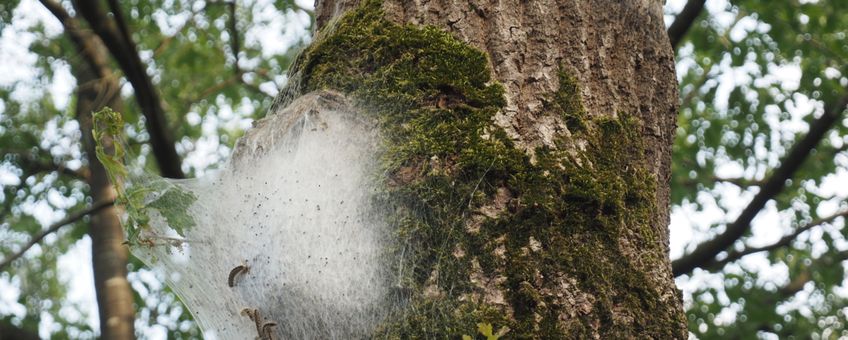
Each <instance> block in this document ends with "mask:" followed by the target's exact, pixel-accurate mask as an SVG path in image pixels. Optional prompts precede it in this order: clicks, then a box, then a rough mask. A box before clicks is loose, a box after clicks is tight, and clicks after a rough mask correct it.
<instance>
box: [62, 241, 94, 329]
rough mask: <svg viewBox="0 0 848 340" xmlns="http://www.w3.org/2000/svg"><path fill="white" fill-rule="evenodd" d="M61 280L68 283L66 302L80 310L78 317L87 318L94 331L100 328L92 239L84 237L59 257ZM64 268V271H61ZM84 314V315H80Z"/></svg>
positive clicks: (77, 311)
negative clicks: (93, 268)
mask: <svg viewBox="0 0 848 340" xmlns="http://www.w3.org/2000/svg"><path fill="white" fill-rule="evenodd" d="M57 261H58V264H57V267H58V268H60V270H59V271H58V275H59V280H61V281H64V282H68V293H67V295H66V299H67V300H66V301H67V302H69V303H71V304H73V305H75V306H76V307H78V308H80V309H81V310H76V309H75V310H74V311H75V312H76V314H78V317H86V320H87V321H88V324H89V325H90V326H91V327H92V328H93V329H98V328H99V327H100V320H99V318H98V309H97V300H96V299H95V298H94V296H95V294H94V272H93V271H92V268H91V238H89V237H88V236H84V237H83V238H82V239H80V240H79V241H78V242H77V243H76V244H74V245H73V246H72V247H71V249H70V250H68V252H66V253H65V254H63V255H62V256H59V258H58V260H57ZM62 268H64V270H61V269H62ZM80 312H82V314H80Z"/></svg>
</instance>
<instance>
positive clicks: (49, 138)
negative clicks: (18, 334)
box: [0, 0, 848, 339]
mask: <svg viewBox="0 0 848 340" xmlns="http://www.w3.org/2000/svg"><path fill="white" fill-rule="evenodd" d="M259 2H260V3H262V4H265V5H270V1H267V0H260V1H259ZM296 2H297V4H298V5H299V6H301V7H303V8H307V9H309V8H312V3H311V1H308V0H298V1H296ZM684 4H685V1H684V0H670V1H668V3H667V5H666V12H667V13H669V15H666V23H667V24H669V23H670V22H671V21H672V20H673V15H670V14H673V13H676V12H678V11H679V10H680V9H682V7H683V5H684ZM725 6H726V1H708V2H707V10H709V11H710V13H711V15H713V17H714V18H715V20H717V21H718V22H720V23H722V24H723V25H725V26H726V27H730V26H731V25H732V24H733V22H734V21H735V19H736V15H735V14H733V13H729V12H727V11H726V10H725ZM14 13H15V18H14V20H13V22H12V23H11V25H0V27H2V35H0V86H2V87H9V86H12V85H13V84H14V85H15V86H17V91H15V99H17V100H21V101H33V100H35V99H36V98H37V97H38V93H40V90H38V89H40V88H42V87H44V86H46V87H47V89H48V91H49V93H50V94H51V95H52V98H53V101H54V102H55V104H56V105H57V106H58V107H59V108H63V107H67V105H68V104H69V98H70V97H71V93H72V91H73V88H74V86H75V84H74V80H73V77H72V76H71V74H70V69H69V67H68V66H67V64H65V63H64V62H61V61H56V62H55V63H54V65H53V66H54V67H53V69H54V72H55V76H54V78H53V81H51V82H50V83H49V84H39V83H34V82H33V81H32V79H33V78H34V76H35V74H36V72H38V70H37V68H36V67H35V66H34V63H35V59H36V57H35V56H34V55H33V54H32V53H30V52H29V51H28V46H29V44H31V43H33V40H34V36H33V35H32V34H29V33H27V32H26V28H27V27H30V26H31V25H35V24H39V23H40V24H43V25H45V27H46V28H47V32H49V33H50V34H54V35H55V34H61V32H62V29H61V26H60V25H59V23H58V22H57V21H56V20H55V19H54V18H53V17H52V15H50V13H49V12H47V11H46V10H45V9H44V8H43V7H42V6H41V5H40V4H39V3H38V2H37V1H35V0H24V1H21V4H20V5H19V6H18V8H17V9H16V10H15V12H14ZM304 15H305V14H303V13H299V14H298V13H289V14H285V15H280V13H275V12H274V11H262V12H259V13H257V16H258V17H259V18H260V19H267V24H266V25H261V26H258V27H255V28H254V29H252V30H251V31H249V32H246V34H245V40H246V42H247V43H258V44H260V45H261V46H263V48H265V50H264V51H263V53H264V54H265V56H270V55H274V54H279V53H283V52H285V50H286V49H287V48H288V47H290V46H292V45H294V44H295V43H296V41H297V40H298V39H301V38H302V37H303V36H304V35H306V34H308V33H309V32H308V31H307V25H308V17H306V18H304ZM180 20H185V19H184V18H180V17H168V16H167V15H164V14H162V15H160V16H159V17H157V23H159V25H160V27H162V28H163V30H164V31H167V30H168V29H169V28H172V27H174V26H178V25H179V23H180ZM767 29H768V27H766V26H765V25H763V24H761V23H757V22H756V21H754V20H751V19H743V20H742V21H740V22H739V23H737V24H736V25H735V26H734V27H733V28H732V29H731V32H730V38H731V39H734V40H738V39H741V38H743V37H744V35H745V34H746V32H749V31H752V30H767ZM280 42H282V43H280ZM679 53H680V54H681V55H684V56H685V55H686V54H687V53H690V54H691V46H690V47H687V46H683V47H681V49H680V50H679ZM677 67H678V70H677V72H678V75H679V76H682V75H683V74H684V72H685V70H686V68H687V67H692V62H687V61H685V60H684V61H681V62H680V63H678V65H677ZM720 68H721V70H720V71H721V73H722V75H721V76H720V77H718V79H717V80H716V81H717V82H718V83H719V84H718V91H717V92H718V94H717V100H716V103H717V106H718V108H719V109H720V108H721V102H722V101H725V102H726V99H727V97H728V96H729V93H730V91H731V90H732V89H733V87H734V84H738V83H748V82H752V81H755V80H754V79H751V78H750V76H749V74H748V72H746V68H745V66H744V65H743V66H742V67H740V68H732V67H730V66H729V62H727V63H720ZM800 77H801V71H800V67H799V66H797V65H788V66H784V67H780V68H775V69H773V70H770V72H769V73H768V74H766V75H763V76H762V77H758V79H756V81H760V82H776V83H780V84H781V85H782V86H784V87H785V88H786V89H790V90H791V89H793V87H795V88H797V86H798V83H799V79H800ZM277 80H278V82H280V83H281V82H284V81H285V77H284V76H280V77H278V79H277ZM262 89H263V91H265V92H268V93H269V95H273V92H274V91H275V87H273V84H263V87H262ZM795 99H796V100H795V102H796V103H797V104H796V105H795V106H794V107H793V108H792V110H791V111H790V113H791V115H792V118H791V119H790V120H788V121H778V120H777V118H776V116H777V112H772V113H768V112H767V113H766V114H767V115H768V114H771V115H772V116H774V117H775V118H774V119H773V120H772V121H771V123H770V124H774V125H773V126H775V127H779V128H780V129H781V130H782V131H787V132H793V133H803V132H805V131H806V130H807V126H806V124H805V123H803V121H802V119H803V117H804V116H806V115H809V114H817V112H819V114H820V111H821V110H822V108H821V103H818V102H816V101H814V100H810V99H809V98H805V97H799V98H795ZM3 110H4V107H3V106H2V103H0V115H5V114H10V113H8V112H3ZM250 111H252V109H244V108H242V109H239V108H235V109H233V110H231V111H228V112H225V113H224V114H223V115H221V116H220V117H217V118H215V117H213V118H207V119H204V120H201V119H200V117H199V115H197V114H196V113H189V114H188V121H189V123H192V122H194V124H202V125H203V126H204V129H203V130H204V131H205V132H207V136H205V137H203V138H201V139H200V140H198V141H188V142H187V143H189V144H190V145H187V146H186V147H190V149H189V150H191V151H190V152H189V153H188V155H187V156H186V157H185V162H186V163H187V165H188V166H191V167H192V168H195V169H205V168H208V167H210V166H212V165H215V164H219V163H220V162H222V161H223V159H224V158H226V155H222V154H221V152H219V151H220V147H221V146H220V145H218V138H217V136H213V135H212V134H213V133H215V130H216V126H218V124H220V123H221V122H220V121H218V119H222V120H228V121H233V122H234V123H233V124H237V125H238V126H243V127H247V126H250V120H249V119H247V118H245V116H246V115H247V114H248V113H249V112H250ZM76 129H77V126H75V125H73V123H71V124H65V125H63V126H58V125H56V124H52V125H49V126H48V127H47V129H46V131H45V136H46V138H45V142H44V143H46V144H45V145H48V146H49V147H50V148H55V150H56V152H62V153H70V154H78V153H79V152H80V151H79V150H78V147H77V146H75V145H73V143H72V142H71V141H70V140H69V139H67V138H63V137H61V136H67V135H69V133H63V131H68V130H76ZM786 135H788V136H791V134H786ZM775 138H779V137H775ZM845 142H848V140H846V141H845ZM764 150H765V149H764V148H763V150H755V152H765V151H764ZM777 160H778V159H777V158H776V156H775V159H774V160H773V161H774V162H777ZM843 162H844V163H846V164H848V160H843ZM775 164H776V163H775ZM77 166H79V165H77ZM202 173H203V171H199V172H198V174H202ZM716 175H717V176H719V177H746V178H758V176H759V177H761V176H762V175H763V174H762V173H757V172H756V171H755V172H751V171H750V170H746V169H743V168H742V167H741V166H740V165H738V164H735V163H732V162H725V163H724V164H722V165H720V166H719V167H718V170H717V173H716ZM16 181H18V178H17V176H16V175H15V174H14V173H13V172H11V171H10V170H9V169H5V168H3V167H0V185H15V184H17V183H16ZM811 190H818V191H819V192H820V193H822V194H825V195H833V196H834V197H835V198H834V199H833V200H831V201H830V202H825V203H823V204H821V205H820V206H819V209H820V211H819V213H820V214H822V215H826V214H829V213H832V212H835V211H836V210H837V209H838V208H839V202H840V201H842V200H844V198H845V197H848V173H846V170H845V167H843V168H842V169H840V170H839V171H838V172H837V173H836V174H833V175H830V176H828V177H827V178H826V180H825V184H824V185H822V186H821V188H811ZM713 194H714V195H711V194H709V193H702V194H701V195H700V196H699V197H698V198H697V199H698V201H699V202H700V203H701V204H702V206H703V207H704V208H703V209H702V210H700V211H698V209H697V208H696V207H695V205H694V204H688V205H687V204H684V205H682V206H677V207H674V208H673V209H672V214H671V225H670V230H671V257H672V258H677V257H680V256H681V255H682V254H684V253H685V252H687V251H691V250H692V249H693V245H696V244H698V243H699V242H701V241H704V240H707V239H709V238H710V237H711V236H712V235H714V231H711V230H710V227H711V226H712V225H713V224H715V223H718V222H730V221H732V220H734V219H735V217H736V215H738V213H739V212H740V211H741V210H742V209H743V208H744V207H745V206H746V205H747V203H748V201H750V199H751V198H752V197H753V196H754V194H755V192H754V191H745V192H743V191H741V190H740V189H739V188H737V187H735V186H733V185H730V184H726V185H719V186H718V187H717V189H716V190H715V191H714V192H713ZM51 200H52V203H54V205H56V206H60V207H61V206H63V205H67V206H70V205H71V204H73V202H63V200H66V199H65V198H63V197H62V195H54V196H52V199H51ZM720 207H725V208H729V214H727V215H725V214H724V212H723V211H722V209H721V208H720ZM24 209H26V210H28V211H31V212H32V213H33V214H34V215H35V216H37V218H38V220H39V222H40V223H41V224H42V225H44V226H48V225H49V224H50V223H52V222H54V221H57V220H59V219H61V218H62V217H63V215H62V213H60V212H59V213H57V212H56V211H54V209H53V208H51V207H50V205H49V204H47V202H31V203H29V204H27V205H26V207H24ZM789 221H790V219H789V218H788V216H782V215H781V213H779V212H778V211H777V209H776V208H775V206H774V204H771V203H770V204H768V205H767V206H766V208H765V210H764V211H763V212H761V213H760V214H759V215H758V216H757V218H755V219H754V221H753V223H752V233H753V236H752V237H751V238H750V239H749V240H750V241H749V242H748V244H750V245H754V246H757V245H765V244H769V243H772V242H774V241H776V240H777V239H779V238H780V237H781V236H782V233H776V232H775V228H776V227H777V228H778V229H779V230H781V231H782V232H783V233H788V232H789V230H791V225H790V223H789ZM838 227H840V226H839V225H834V226H830V227H825V228H821V229H822V230H827V228H831V229H835V228H838ZM821 233H822V231H821V230H818V229H817V230H814V231H812V232H810V233H809V234H808V235H807V236H806V237H808V238H809V239H810V241H811V242H813V243H815V240H817V239H818V240H820V239H821ZM45 242H46V243H47V244H49V243H50V242H51V239H50V238H48V239H47V240H45ZM837 246H838V247H840V248H843V249H848V242H846V241H844V240H841V241H838V244H837ZM90 247H91V241H90V239H89V238H88V237H87V236H86V237H84V238H83V239H82V240H80V241H79V242H78V243H77V244H76V245H75V246H74V247H73V248H72V250H71V251H69V252H68V253H67V254H65V255H63V256H62V257H61V258H60V259H59V266H60V268H75V270H74V271H73V272H69V271H65V272H60V275H61V277H62V278H63V279H64V280H67V282H68V284H69V293H68V301H69V302H71V305H78V306H79V308H78V310H82V311H83V313H84V315H80V314H79V313H78V312H77V311H76V310H77V309H74V308H70V307H69V309H68V310H67V311H63V313H65V314H66V315H65V316H66V317H74V316H75V315H76V317H84V318H87V319H88V322H89V324H91V326H92V327H93V328H94V329H97V328H98V325H97V324H98V320H97V318H96V316H97V312H96V307H97V306H96V302H95V299H94V291H93V287H94V284H93V279H92V272H91V266H90V263H91V253H90ZM39 251H40V246H35V247H34V248H33V249H32V250H31V252H34V253H37V252H39ZM743 267H744V268H757V270H759V272H760V273H761V276H760V278H759V279H760V280H762V282H763V283H767V282H771V283H773V284H774V285H776V286H780V285H783V284H784V283H785V282H786V280H787V273H788V268H786V267H785V265H781V264H770V262H769V261H767V260H766V257H765V254H755V255H751V256H747V257H745V258H744V259H743V260H741V261H738V262H737V263H736V264H731V265H729V266H728V267H727V269H726V270H727V271H729V272H733V271H739V268H743ZM130 279H131V281H132V282H133V286H134V288H136V289H146V288H145V285H142V284H141V282H145V283H147V284H148V285H149V286H152V287H153V288H154V289H160V288H161V283H159V280H158V279H157V278H156V277H155V276H154V275H153V274H151V273H150V272H147V271H140V272H138V273H136V274H133V277H131V278H130ZM676 282H677V284H678V286H679V287H680V288H681V289H682V290H683V291H684V296H685V298H686V299H688V301H691V292H693V291H695V290H696V289H698V288H700V287H704V286H713V287H716V288H718V289H720V287H721V286H722V284H723V277H722V276H721V274H711V273H707V272H703V271H700V270H696V271H695V272H694V273H693V275H691V276H683V277H681V278H678V279H677V281H676ZM807 288H808V289H806V292H807V293H809V291H811V287H807ZM842 292H843V293H844V295H845V296H848V288H846V287H845V285H843V290H842ZM18 295H19V291H18V289H17V288H16V283H15V282H10V281H9V280H8V279H7V278H5V277H0V314H15V315H23V313H24V309H23V308H24V307H23V306H22V305H19V304H17V303H15V301H16V300H17V298H18ZM721 298H722V296H721V294H720V295H719V299H721ZM725 298H726V296H725ZM806 298H807V297H806V296H805V293H804V292H802V293H800V294H799V295H798V298H797V301H796V303H797V306H796V307H797V308H804V307H803V305H804V302H805V299H806ZM787 308H792V306H789V307H787ZM734 319H735V313H734V308H733V306H732V305H731V307H728V308H727V309H726V310H725V311H724V312H722V313H721V314H720V315H719V320H723V322H727V323H730V322H732V321H733V320H734ZM51 320H52V318H51V316H50V315H42V324H41V329H40V334H41V336H43V337H45V336H47V335H48V334H49V332H50V328H51V327H55V324H54V323H52V321H51ZM143 332H144V336H145V337H146V338H149V339H164V338H165V334H166V329H165V328H164V327H152V328H146V329H143Z"/></svg>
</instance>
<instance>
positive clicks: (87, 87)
mask: <svg viewBox="0 0 848 340" xmlns="http://www.w3.org/2000/svg"><path fill="white" fill-rule="evenodd" d="M95 53H100V54H101V57H102V58H101V59H100V60H105V55H102V53H103V52H102V51H96V52H95ZM101 66H103V65H101ZM72 69H73V73H74V75H75V76H76V78H77V84H78V86H77V107H76V114H77V121H78V122H79V126H80V131H81V133H82V140H83V146H84V148H85V152H86V156H87V157H88V167H89V169H90V176H89V177H88V185H89V190H90V193H91V197H92V200H93V201H94V202H100V201H102V200H109V199H114V198H115V192H114V189H113V188H112V185H111V184H110V183H109V179H108V177H107V175H106V170H105V169H104V168H103V165H102V164H101V163H100V161H99V160H97V157H96V156H95V155H96V153H95V143H94V140H93V137H92V127H93V126H92V120H91V113H92V112H96V111H98V110H100V109H102V108H103V107H105V106H109V107H111V108H113V109H115V110H117V111H120V110H121V107H122V106H123V104H122V100H121V97H120V87H119V85H118V82H117V79H116V78H114V77H112V76H110V75H109V74H106V75H103V76H97V74H96V73H95V71H93V70H92V69H91V67H90V66H89V65H87V64H85V63H83V62H80V61H77V62H75V63H72ZM104 69H105V67H103V68H101V69H100V71H102V70H104ZM107 147H108V146H107ZM118 212H119V211H118V209H117V208H116V207H114V206H111V207H108V208H105V209H103V210H101V211H100V212H99V213H97V214H95V215H94V216H92V218H91V225H90V227H89V236H91V257H92V265H93V267H94V284H95V290H96V293H97V305H98V308H99V314H100V335H101V337H102V338H103V339H134V338H135V332H134V325H133V322H134V309H133V293H132V290H131V288H130V285H129V281H127V256H128V255H127V254H128V253H127V247H126V246H125V245H124V244H123V241H124V232H123V229H122V228H121V223H120V219H119V217H118Z"/></svg>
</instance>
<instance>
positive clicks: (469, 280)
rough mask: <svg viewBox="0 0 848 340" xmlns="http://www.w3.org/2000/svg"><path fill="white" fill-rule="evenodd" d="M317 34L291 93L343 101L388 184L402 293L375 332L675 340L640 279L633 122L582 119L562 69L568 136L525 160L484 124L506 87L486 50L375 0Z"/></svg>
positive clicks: (638, 156) (645, 220)
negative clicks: (395, 17) (369, 124)
mask: <svg viewBox="0 0 848 340" xmlns="http://www.w3.org/2000/svg"><path fill="white" fill-rule="evenodd" d="M328 26H329V27H328V29H327V30H325V31H324V32H322V33H321V34H320V35H319V38H318V39H317V40H316V41H315V42H314V43H313V44H312V45H311V46H310V47H309V48H308V49H307V50H305V51H304V52H303V53H302V55H301V56H300V57H299V59H298V61H297V62H296V63H295V67H294V69H293V74H298V75H299V77H300V78H299V79H298V80H297V81H294V82H293V83H292V84H293V86H296V87H297V88H295V89H294V92H295V93H307V92H310V91H313V90H319V89H333V90H338V91H341V92H344V93H346V94H347V95H348V96H349V97H351V98H353V99H354V100H355V101H356V102H357V105H359V106H360V107H362V108H364V110H363V112H369V114H373V115H374V116H375V117H376V118H377V119H378V121H379V122H380V126H381V136H382V137H383V138H384V143H383V146H384V148H383V150H384V151H383V153H382V154H381V155H379V157H380V159H381V164H382V166H383V167H384V168H383V169H381V170H383V171H382V173H384V174H386V177H385V179H384V180H383V181H382V183H383V190H382V191H381V192H379V193H377V194H375V198H374V199H376V200H378V201H381V202H383V203H384V204H385V205H386V206H391V207H393V209H390V213H389V214H390V216H389V219H390V221H392V223H393V225H394V226H395V232H396V235H395V239H396V242H395V246H393V247H392V248H391V249H388V250H387V252H389V253H391V255H392V256H394V257H395V258H398V259H399V261H394V262H397V263H399V264H398V268H395V270H394V272H395V273H399V274H398V275H399V277H397V278H391V280H393V281H396V282H399V284H398V285H399V286H400V287H398V289H400V290H401V291H405V292H409V293H405V294H403V298H402V299H403V300H404V301H403V302H404V305H405V307H403V308H401V310H400V311H399V312H398V313H396V314H394V315H392V316H391V317H390V318H389V319H388V320H386V321H385V323H384V324H383V326H381V327H380V329H379V330H378V331H377V334H378V335H381V336H385V337H388V338H409V337H428V338H429V337H445V336H459V335H463V334H467V335H471V334H477V332H476V329H477V324H478V323H487V324H491V325H493V326H494V328H495V329H501V328H503V327H509V329H510V332H509V333H508V334H509V337H515V338H523V337H530V338H581V339H582V338H595V337H599V336H600V337H604V338H623V337H626V338H629V337H637V336H638V337H647V338H650V337H653V338H663V339H666V338H676V337H681V334H679V330H678V329H677V328H676V323H677V322H678V320H676V317H677V316H676V314H675V312H676V311H675V310H671V309H669V308H668V306H667V305H666V303H664V302H663V301H661V300H662V298H661V296H660V292H659V291H658V289H659V288H657V287H654V286H653V285H652V284H651V281H650V280H649V279H648V278H647V277H646V273H645V272H644V271H643V270H641V268H643V267H644V263H648V265H650V264H652V263H653V264H656V265H661V264H662V263H663V262H662V261H661V259H662V256H664V254H663V248H662V247H661V245H660V244H659V241H658V240H657V237H655V235H653V233H654V232H653V228H652V227H651V223H652V219H653V217H652V216H654V214H655V209H656V207H655V203H654V202H655V200H654V194H655V190H656V183H655V179H654V177H653V176H652V175H651V174H650V173H649V172H648V171H647V170H646V167H645V165H644V164H642V163H641V160H642V159H643V151H644V146H643V143H642V140H641V138H642V136H641V135H640V133H639V131H641V130H640V126H639V122H638V120H637V119H636V118H634V117H633V116H631V115H630V114H629V113H627V112H621V113H618V114H617V115H592V114H590V113H588V112H586V110H585V109H584V108H583V105H582V104H581V102H580V94H579V91H578V89H579V84H577V83H576V81H575V80H574V79H573V78H571V77H570V76H569V75H568V74H567V71H566V70H564V69H563V70H561V72H560V74H559V81H560V90H559V91H557V92H555V93H549V94H545V95H544V98H545V100H544V102H545V114H547V115H555V116H558V117H559V118H561V119H562V121H563V122H565V123H566V126H567V128H568V131H562V132H561V133H560V135H559V136H558V137H557V139H556V146H555V147H551V146H545V147H539V148H537V149H535V150H533V151H534V152H533V156H532V159H531V156H530V155H528V153H527V152H525V151H523V150H521V149H520V148H518V147H516V146H515V145H514V142H513V141H512V140H511V139H510V138H509V137H508V136H507V134H506V133H505V132H504V131H503V129H502V128H500V127H498V126H497V125H496V124H494V122H493V119H494V115H495V114H496V113H497V112H498V111H499V110H501V109H502V108H503V107H504V106H505V99H504V93H503V91H504V88H503V87H502V86H501V85H500V84H498V83H497V82H495V81H493V80H492V78H491V69H490V66H489V62H488V60H487V56H486V54H485V53H484V52H482V51H480V50H477V49H474V48H472V47H470V46H469V45H467V44H465V43H464V42H462V41H460V40H458V39H455V38H454V37H452V36H451V35H450V34H448V33H446V32H444V31H442V30H440V29H438V28H436V27H432V26H413V25H409V24H406V25H401V24H396V23H393V22H390V21H388V20H386V19H385V18H384V17H383V13H382V10H381V7H380V1H365V2H364V3H363V4H362V5H360V6H359V7H358V8H356V9H355V10H353V11H350V12H348V13H346V14H345V15H343V16H341V17H340V18H338V19H337V21H336V22H334V23H332V24H330V25H328ZM611 116H612V118H610V117H611ZM623 240H624V241H623ZM622 242H624V243H627V244H626V245H623V244H622ZM634 243H635V244H634ZM623 246H627V247H628V248H629V249H638V251H639V256H640V257H639V259H638V261H641V262H642V263H640V264H639V265H637V264H634V258H633V256H632V254H631V253H629V252H628V253H627V254H624V252H623V251H622V247H623Z"/></svg>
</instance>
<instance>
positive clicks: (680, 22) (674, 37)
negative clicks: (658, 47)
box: [666, 0, 707, 49]
mask: <svg viewBox="0 0 848 340" xmlns="http://www.w3.org/2000/svg"><path fill="white" fill-rule="evenodd" d="M706 2H707V0H689V1H688V2H686V6H684V7H683V10H682V11H680V14H678V15H677V17H675V18H674V22H672V23H671V26H668V30H667V31H666V32H667V33H668V40H669V41H671V47H672V48H673V49H677V45H678V44H680V41H681V40H683V37H684V36H685V35H686V32H687V31H689V28H690V27H692V24H693V23H695V19H696V18H698V15H699V14H701V11H703V9H704V3H706Z"/></svg>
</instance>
